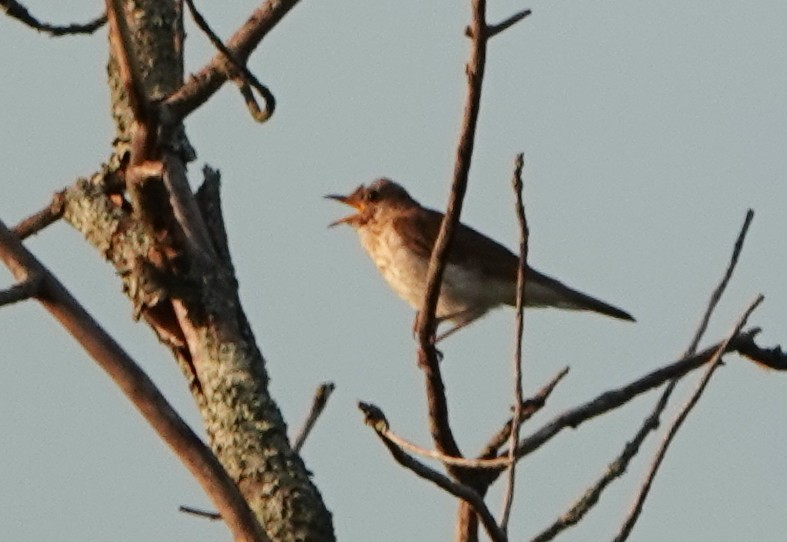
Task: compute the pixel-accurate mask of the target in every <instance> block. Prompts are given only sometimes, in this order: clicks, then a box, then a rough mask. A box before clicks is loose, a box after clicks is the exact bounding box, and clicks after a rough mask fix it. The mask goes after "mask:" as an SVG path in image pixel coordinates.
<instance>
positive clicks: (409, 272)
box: [326, 179, 634, 338]
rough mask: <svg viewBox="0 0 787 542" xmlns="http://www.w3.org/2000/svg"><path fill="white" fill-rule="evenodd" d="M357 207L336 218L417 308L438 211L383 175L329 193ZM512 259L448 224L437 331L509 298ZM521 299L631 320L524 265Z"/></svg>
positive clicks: (468, 320)
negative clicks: (350, 189) (349, 190)
mask: <svg viewBox="0 0 787 542" xmlns="http://www.w3.org/2000/svg"><path fill="white" fill-rule="evenodd" d="M326 197H328V198H330V199H335V200H337V201H340V202H342V203H345V204H347V205H350V206H351V207H353V208H355V209H356V210H357V211H358V212H357V213H356V214H353V215H350V216H348V217H345V218H342V219H340V220H337V221H336V222H334V223H333V224H331V226H334V225H337V224H349V225H350V226H352V227H353V228H354V229H355V230H356V232H357V233H358V236H359V238H360V241H361V244H362V245H363V247H364V249H365V250H366V252H367V253H368V254H369V256H370V257H371V258H372V260H373V261H374V263H375V265H377V268H378V270H379V271H380V273H381V274H382V275H383V278H385V280H386V282H388V284H389V285H390V286H391V288H393V290H394V291H395V292H396V293H397V294H399V295H400V296H401V297H402V298H404V299H405V300H406V301H407V302H408V303H410V305H411V306H412V307H413V308H415V309H416V310H418V309H420V305H421V303H422V302H423V297H424V293H425V287H426V273H427V268H428V265H429V257H430V255H431V253H432V247H433V246H434V243H435V240H436V239H437V233H438V231H439V229H440V223H441V221H442V219H443V213H440V212H438V211H434V210H432V209H427V208H425V207H422V206H421V205H420V204H419V203H418V202H417V201H415V200H414V199H413V198H412V197H410V195H409V194H408V193H407V191H406V190H405V189H404V188H402V187H401V186H399V185H398V184H396V183H395V182H393V181H391V180H388V179H379V180H377V181H375V182H374V183H372V184H371V185H369V186H368V187H365V186H363V185H361V186H359V187H358V188H357V189H356V190H355V191H354V192H353V193H352V194H350V195H349V196H338V195H330V196H326ZM518 266H519V258H518V257H517V256H516V255H514V254H513V253H512V252H511V251H510V250H508V249H507V248H506V247H504V246H503V245H501V244H499V243H497V242H496V241H494V240H492V239H490V238H489V237H487V236H485V235H483V234H482V233H479V232H478V231H476V230H474V229H473V228H471V227H469V226H465V225H464V224H459V226H458V228H457V229H456V231H455V235H454V239H453V242H452V244H451V249H450V251H449V254H448V262H447V265H446V270H445V274H444V276H443V284H442V288H441V291H440V297H439V300H438V304H437V317H438V318H439V320H440V321H443V320H451V321H452V322H454V324H455V327H454V328H452V329H450V330H448V331H447V332H445V333H443V335H441V336H440V338H444V337H445V336H447V335H448V334H450V333H453V332H454V331H456V330H457V329H459V328H461V327H464V326H466V325H467V324H469V323H471V322H473V321H474V320H476V319H478V318H480V317H481V316H483V315H484V314H486V312H487V311H489V310H490V309H493V308H495V307H497V306H499V305H512V306H514V305H516V280H517V269H518ZM525 277H526V279H525V280H526V282H525V304H526V306H530V307H558V308H562V309H573V310H586V311H593V312H598V313H601V314H605V315H607V316H612V317H614V318H620V319H622V320H631V321H633V320H634V318H633V317H632V316H631V315H630V314H628V313H627V312H625V311H623V310H621V309H618V308H617V307H613V306H612V305H609V304H607V303H604V302H603V301H600V300H598V299H595V298H593V297H590V296H588V295H585V294H583V293H581V292H578V291H576V290H574V289H572V288H569V287H568V286H566V285H565V284H563V283H561V282H560V281H558V280H556V279H553V278H551V277H548V276H546V275H544V274H542V273H539V272H538V271H536V270H535V269H533V268H532V267H528V270H527V273H526V276H525Z"/></svg>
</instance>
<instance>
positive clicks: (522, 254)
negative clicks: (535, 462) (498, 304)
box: [500, 153, 530, 531]
mask: <svg viewBox="0 0 787 542" xmlns="http://www.w3.org/2000/svg"><path fill="white" fill-rule="evenodd" d="M523 167H524V155H523V154H522V153H519V154H517V156H516V160H515V161H514V176H513V179H512V184H513V188H514V195H515V197H516V215H517V219H518V221H519V269H518V270H517V279H516V334H515V341H514V361H513V365H514V415H513V416H512V417H511V419H512V421H513V423H512V426H511V437H510V444H509V450H508V460H509V462H510V467H509V469H508V484H507V487H506V492H505V496H504V497H503V514H502V516H501V519H500V528H501V529H503V530H504V531H508V519H509V517H510V514H511V505H512V504H513V503H514V488H515V485H516V443H517V442H519V426H520V424H521V423H522V401H523V399H522V332H523V331H524V326H525V314H524V309H525V282H526V280H527V249H528V238H529V235H530V232H529V231H528V227H527V217H526V216H525V205H524V203H523V201H522V168H523Z"/></svg>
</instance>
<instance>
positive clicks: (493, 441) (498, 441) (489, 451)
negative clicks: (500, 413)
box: [478, 367, 568, 459]
mask: <svg viewBox="0 0 787 542" xmlns="http://www.w3.org/2000/svg"><path fill="white" fill-rule="evenodd" d="M567 374H568V367H564V368H563V369H561V371H560V372H559V373H558V374H557V375H555V376H554V377H553V378H552V380H550V381H549V382H547V384H546V385H545V386H544V387H543V388H541V389H540V390H539V391H538V393H536V394H535V395H534V396H533V397H531V398H529V399H527V400H525V401H523V402H522V408H521V409H520V415H519V419H520V423H521V422H525V421H527V420H528V419H529V418H530V417H531V416H532V415H533V414H535V413H536V412H538V411H539V410H541V409H542V408H543V407H544V405H545V404H546V401H547V398H549V396H550V394H551V393H552V390H554V389H555V386H557V385H558V383H559V382H560V381H561V380H563V377H565V376H566V375H567ZM512 423H513V417H512V418H511V419H509V420H508V421H507V422H506V423H505V425H504V426H503V428H502V429H501V430H500V431H498V432H497V433H496V434H495V435H494V436H492V438H490V439H489V442H487V443H486V445H485V446H484V448H483V450H481V453H479V454H478V458H479V459H482V458H483V459H488V458H490V457H495V455H496V454H497V451H498V450H499V449H500V447H501V446H503V445H504V444H505V443H506V441H508V440H509V435H511V424H512Z"/></svg>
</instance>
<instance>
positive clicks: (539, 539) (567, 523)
mask: <svg viewBox="0 0 787 542" xmlns="http://www.w3.org/2000/svg"><path fill="white" fill-rule="evenodd" d="M666 404H667V396H665V395H662V396H661V399H660V401H659V404H658V405H657V407H656V408H655V409H654V411H653V412H651V414H650V415H649V416H648V417H647V418H646V419H645V421H644V423H643V424H642V427H640V429H639V431H638V432H637V434H636V435H635V436H634V438H633V439H632V440H631V442H628V443H627V444H626V446H625V447H624V448H623V451H622V452H621V454H620V455H619V456H618V457H617V458H616V459H615V460H614V461H613V462H612V463H610V464H609V465H607V468H606V470H605V471H604V473H603V474H602V475H601V477H600V478H599V479H598V480H597V481H596V483H595V484H593V485H592V486H591V487H590V488H588V490H587V491H585V493H584V494H583V495H582V496H581V497H580V498H579V499H577V501H576V502H575V503H574V504H572V505H571V507H570V508H569V509H568V510H567V511H566V512H565V513H563V514H562V515H561V516H560V517H559V518H558V519H557V520H556V521H555V522H554V523H552V525H550V526H549V527H547V528H546V529H544V530H543V531H542V532H541V533H539V534H538V535H537V536H536V537H535V538H533V539H532V540H531V541H530V542H547V541H548V540H552V539H553V538H555V537H556V536H557V535H558V534H560V533H561V532H562V531H564V530H566V529H567V528H569V527H571V526H573V525H576V524H577V523H579V522H580V521H581V520H582V518H583V517H585V514H587V513H588V512H589V511H590V509H591V508H593V506H594V505H595V504H596V503H597V502H598V499H599V497H600V496H601V493H602V492H603V491H604V489H606V488H607V486H608V485H609V484H611V483H612V482H613V481H614V480H615V479H616V478H620V477H621V476H622V475H623V474H624V473H625V472H626V468H627V467H628V464H629V463H630V462H631V460H632V459H633V458H634V456H635V455H637V452H638V451H639V448H640V446H641V445H642V443H643V442H644V441H645V437H647V436H648V434H649V433H650V432H651V431H655V430H656V429H657V428H658V426H659V415H660V414H661V411H662V410H663V409H664V407H665V406H666Z"/></svg>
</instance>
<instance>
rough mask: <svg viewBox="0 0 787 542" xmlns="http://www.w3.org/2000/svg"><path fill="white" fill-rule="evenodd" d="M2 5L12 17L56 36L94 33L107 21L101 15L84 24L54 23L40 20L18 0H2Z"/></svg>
mask: <svg viewBox="0 0 787 542" xmlns="http://www.w3.org/2000/svg"><path fill="white" fill-rule="evenodd" d="M0 7H2V8H3V9H4V10H5V13H6V15H8V16H9V17H11V18H12V19H16V20H17V21H19V22H21V23H22V24H24V25H27V26H29V27H30V28H33V29H34V30H38V31H39V32H45V33H47V34H49V35H50V36H53V37H56V38H57V37H60V36H68V35H74V34H92V33H93V32H95V31H96V30H98V29H99V28H101V27H102V26H104V24H105V23H106V22H107V16H106V15H101V16H100V17H96V18H95V19H93V20H92V21H90V22H87V23H83V24H79V23H71V24H67V25H52V24H49V23H42V22H41V21H39V20H38V19H37V18H35V17H34V16H33V15H31V14H30V12H29V11H28V10H27V8H26V7H25V6H23V5H22V4H20V3H19V2H17V1H16V0H0Z"/></svg>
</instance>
